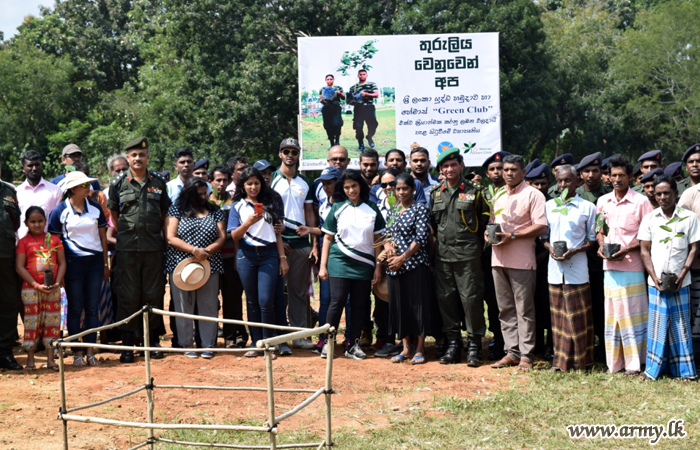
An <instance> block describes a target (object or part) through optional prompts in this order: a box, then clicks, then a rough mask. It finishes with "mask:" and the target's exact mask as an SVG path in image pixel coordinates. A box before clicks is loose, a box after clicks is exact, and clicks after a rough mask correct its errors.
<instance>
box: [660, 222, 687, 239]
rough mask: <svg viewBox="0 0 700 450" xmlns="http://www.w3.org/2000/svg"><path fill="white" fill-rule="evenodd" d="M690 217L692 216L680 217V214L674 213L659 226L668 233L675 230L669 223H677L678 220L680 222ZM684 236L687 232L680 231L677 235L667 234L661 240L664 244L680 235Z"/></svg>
mask: <svg viewBox="0 0 700 450" xmlns="http://www.w3.org/2000/svg"><path fill="white" fill-rule="evenodd" d="M688 217H690V216H686V217H683V218H679V217H678V216H675V215H674V216H673V217H671V218H670V219H669V220H668V222H666V223H665V224H664V225H659V228H661V229H662V230H663V231H665V232H667V233H673V232H674V230H673V228H671V227H670V226H669V225H673V224H674V223H677V222H678V223H680V222H683V221H684V220H685V219H687V218H688ZM683 236H685V233H683V232H680V233H676V234H675V235H672V236H666V237H665V238H663V239H660V240H659V242H660V243H662V244H667V243H668V242H669V241H670V240H671V239H674V238H679V237H683Z"/></svg>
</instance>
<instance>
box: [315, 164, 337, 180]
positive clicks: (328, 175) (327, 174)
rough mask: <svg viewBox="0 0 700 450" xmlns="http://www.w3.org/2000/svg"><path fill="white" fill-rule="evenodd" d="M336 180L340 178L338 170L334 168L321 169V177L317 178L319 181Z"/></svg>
mask: <svg viewBox="0 0 700 450" xmlns="http://www.w3.org/2000/svg"><path fill="white" fill-rule="evenodd" d="M338 178H340V170H338V168H337V167H334V166H331V167H326V168H325V169H323V172H321V176H320V177H318V179H319V180H337V179H338Z"/></svg>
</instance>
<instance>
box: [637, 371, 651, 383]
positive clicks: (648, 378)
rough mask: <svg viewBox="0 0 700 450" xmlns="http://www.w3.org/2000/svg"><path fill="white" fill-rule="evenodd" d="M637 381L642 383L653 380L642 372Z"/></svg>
mask: <svg viewBox="0 0 700 450" xmlns="http://www.w3.org/2000/svg"><path fill="white" fill-rule="evenodd" d="M639 379H640V380H642V381H654V379H653V378H652V377H650V376H649V375H647V373H646V372H643V373H642V374H641V375H639Z"/></svg>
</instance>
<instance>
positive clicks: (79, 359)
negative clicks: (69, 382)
mask: <svg viewBox="0 0 700 450" xmlns="http://www.w3.org/2000/svg"><path fill="white" fill-rule="evenodd" d="M73 365H74V366H75V367H83V366H85V360H84V359H83V355H78V356H74V357H73Z"/></svg>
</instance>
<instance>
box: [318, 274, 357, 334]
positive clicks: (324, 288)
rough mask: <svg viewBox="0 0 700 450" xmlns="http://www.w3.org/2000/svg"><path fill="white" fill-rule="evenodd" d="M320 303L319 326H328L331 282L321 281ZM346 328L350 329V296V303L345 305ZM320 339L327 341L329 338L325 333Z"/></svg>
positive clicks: (319, 289)
mask: <svg viewBox="0 0 700 450" xmlns="http://www.w3.org/2000/svg"><path fill="white" fill-rule="evenodd" d="M318 291H319V294H318V296H319V302H320V305H319V307H318V324H319V326H320V325H325V324H326V315H328V305H330V304H331V282H330V281H329V280H319V288H318ZM345 327H346V329H350V296H348V301H347V303H345ZM318 338H319V339H323V340H326V338H327V336H326V334H325V333H323V334H321V335H319V336H318Z"/></svg>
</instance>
